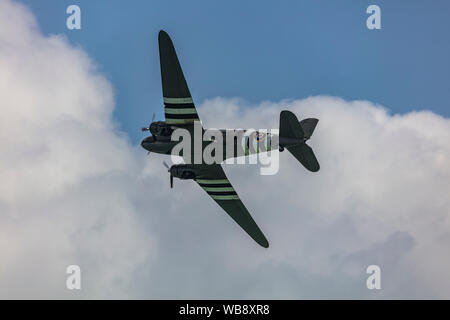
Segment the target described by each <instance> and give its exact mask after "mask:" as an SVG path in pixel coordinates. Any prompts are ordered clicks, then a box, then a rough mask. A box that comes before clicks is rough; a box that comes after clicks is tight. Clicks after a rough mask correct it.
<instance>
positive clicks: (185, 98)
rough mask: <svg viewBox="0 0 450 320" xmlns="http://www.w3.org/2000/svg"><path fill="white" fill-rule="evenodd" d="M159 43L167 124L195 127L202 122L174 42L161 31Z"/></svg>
mask: <svg viewBox="0 0 450 320" xmlns="http://www.w3.org/2000/svg"><path fill="white" fill-rule="evenodd" d="M158 42H159V59H160V65H161V80H162V89H163V98H164V113H165V117H166V123H167V124H170V125H174V126H182V127H183V126H189V125H193V124H194V121H200V118H199V117H198V114H197V110H196V109H195V105H194V101H193V100H192V96H191V93H190V92H189V88H188V86H187V83H186V79H185V78H184V75H183V70H181V66H180V62H179V61H178V58H177V54H176V52H175V48H174V46H173V43H172V40H170V37H169V35H168V34H167V33H166V32H165V31H163V30H161V31H160V32H159V36H158Z"/></svg>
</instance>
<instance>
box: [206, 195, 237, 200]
mask: <svg viewBox="0 0 450 320" xmlns="http://www.w3.org/2000/svg"><path fill="white" fill-rule="evenodd" d="M210 196H211V198H213V199H214V200H239V197H238V196H237V195H234V194H233V195H224V196H222V195H220V196H219V195H217V196H215V195H211V194H210Z"/></svg>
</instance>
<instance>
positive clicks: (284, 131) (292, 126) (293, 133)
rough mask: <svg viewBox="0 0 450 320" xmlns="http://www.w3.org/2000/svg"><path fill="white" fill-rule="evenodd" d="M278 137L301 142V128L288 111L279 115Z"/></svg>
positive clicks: (302, 134)
mask: <svg viewBox="0 0 450 320" xmlns="http://www.w3.org/2000/svg"><path fill="white" fill-rule="evenodd" d="M280 137H284V138H292V139H299V140H303V137H304V133H303V128H302V126H301V125H300V122H298V119H297V117H296V116H295V114H293V113H292V112H290V111H287V110H283V111H281V113H280Z"/></svg>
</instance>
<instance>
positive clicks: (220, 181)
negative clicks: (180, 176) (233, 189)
mask: <svg viewBox="0 0 450 320" xmlns="http://www.w3.org/2000/svg"><path fill="white" fill-rule="evenodd" d="M195 181H197V182H198V183H208V184H223V183H230V181H228V179H214V180H211V179H196V180H195Z"/></svg>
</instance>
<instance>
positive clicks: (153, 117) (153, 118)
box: [152, 112, 155, 122]
mask: <svg viewBox="0 0 450 320" xmlns="http://www.w3.org/2000/svg"><path fill="white" fill-rule="evenodd" d="M153 120H155V113H154V112H153V116H152V122H153Z"/></svg>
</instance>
